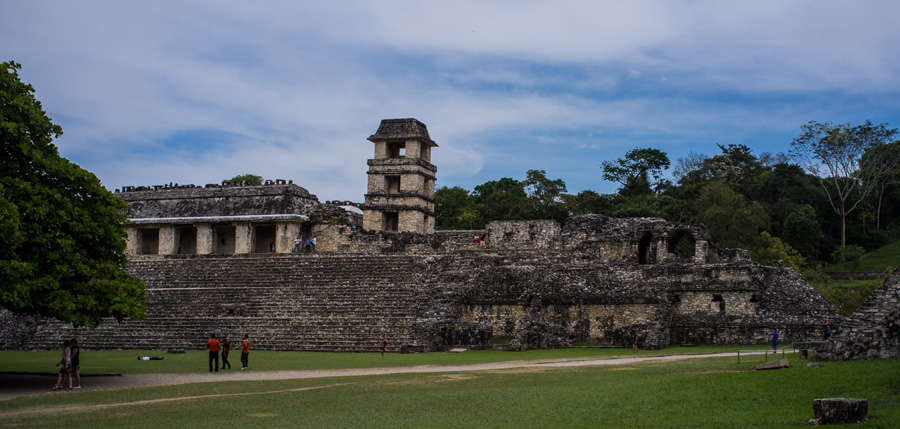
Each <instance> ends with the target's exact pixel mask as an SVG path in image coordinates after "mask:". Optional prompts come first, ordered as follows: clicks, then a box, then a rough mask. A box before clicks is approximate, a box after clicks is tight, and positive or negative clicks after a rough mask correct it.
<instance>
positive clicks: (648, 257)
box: [638, 232, 654, 264]
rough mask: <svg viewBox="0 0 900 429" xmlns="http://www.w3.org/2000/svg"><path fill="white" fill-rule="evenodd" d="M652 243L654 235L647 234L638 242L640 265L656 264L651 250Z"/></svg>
mask: <svg viewBox="0 0 900 429" xmlns="http://www.w3.org/2000/svg"><path fill="white" fill-rule="evenodd" d="M652 243H653V234H650V233H649V232H645V233H644V235H643V236H642V237H641V239H640V240H639V241H638V264H652V263H653V262H654V261H653V259H654V258H653V256H654V255H653V252H652V251H651V249H650V245H651V244H652Z"/></svg>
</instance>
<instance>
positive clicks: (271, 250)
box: [269, 238, 275, 253]
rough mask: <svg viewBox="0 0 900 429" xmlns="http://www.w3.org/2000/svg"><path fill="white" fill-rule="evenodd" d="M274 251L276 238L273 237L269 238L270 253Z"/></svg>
mask: <svg viewBox="0 0 900 429" xmlns="http://www.w3.org/2000/svg"><path fill="white" fill-rule="evenodd" d="M274 251H275V239H274V238H273V239H271V240H269V253H272V252H274Z"/></svg>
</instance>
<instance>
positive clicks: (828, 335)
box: [825, 320, 831, 341]
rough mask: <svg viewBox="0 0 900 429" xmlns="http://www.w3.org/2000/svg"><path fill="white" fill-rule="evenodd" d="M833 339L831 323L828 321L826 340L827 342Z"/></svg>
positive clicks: (826, 323)
mask: <svg viewBox="0 0 900 429" xmlns="http://www.w3.org/2000/svg"><path fill="white" fill-rule="evenodd" d="M829 338H831V321H830V320H828V321H826V322H825V340H826V341H827V340H828V339H829Z"/></svg>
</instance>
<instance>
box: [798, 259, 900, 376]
mask: <svg viewBox="0 0 900 429" xmlns="http://www.w3.org/2000/svg"><path fill="white" fill-rule="evenodd" d="M813 357H814V359H816V360H823V361H832V360H854V359H876V358H882V359H886V358H900V269H896V270H894V272H893V273H892V274H891V275H890V276H889V277H888V278H887V280H885V281H884V284H883V285H881V286H880V287H879V288H878V289H876V290H875V292H873V293H872V295H870V296H869V298H867V299H866V301H865V302H863V304H862V305H861V306H860V307H859V309H857V310H856V311H855V312H854V313H853V314H852V315H850V317H849V318H847V319H845V320H844V321H843V322H842V323H841V324H840V325H838V326H836V327H835V329H834V333H833V335H832V336H831V338H830V339H828V341H825V342H824V343H823V344H822V345H821V346H819V348H818V350H816V354H815V355H814V356H813Z"/></svg>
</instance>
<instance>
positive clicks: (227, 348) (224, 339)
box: [222, 335, 231, 369]
mask: <svg viewBox="0 0 900 429" xmlns="http://www.w3.org/2000/svg"><path fill="white" fill-rule="evenodd" d="M230 351H231V343H230V342H229V341H228V337H227V336H224V335H223V336H222V369H226V368H225V366H226V365H227V366H228V368H227V369H231V364H230V363H228V352H230Z"/></svg>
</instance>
